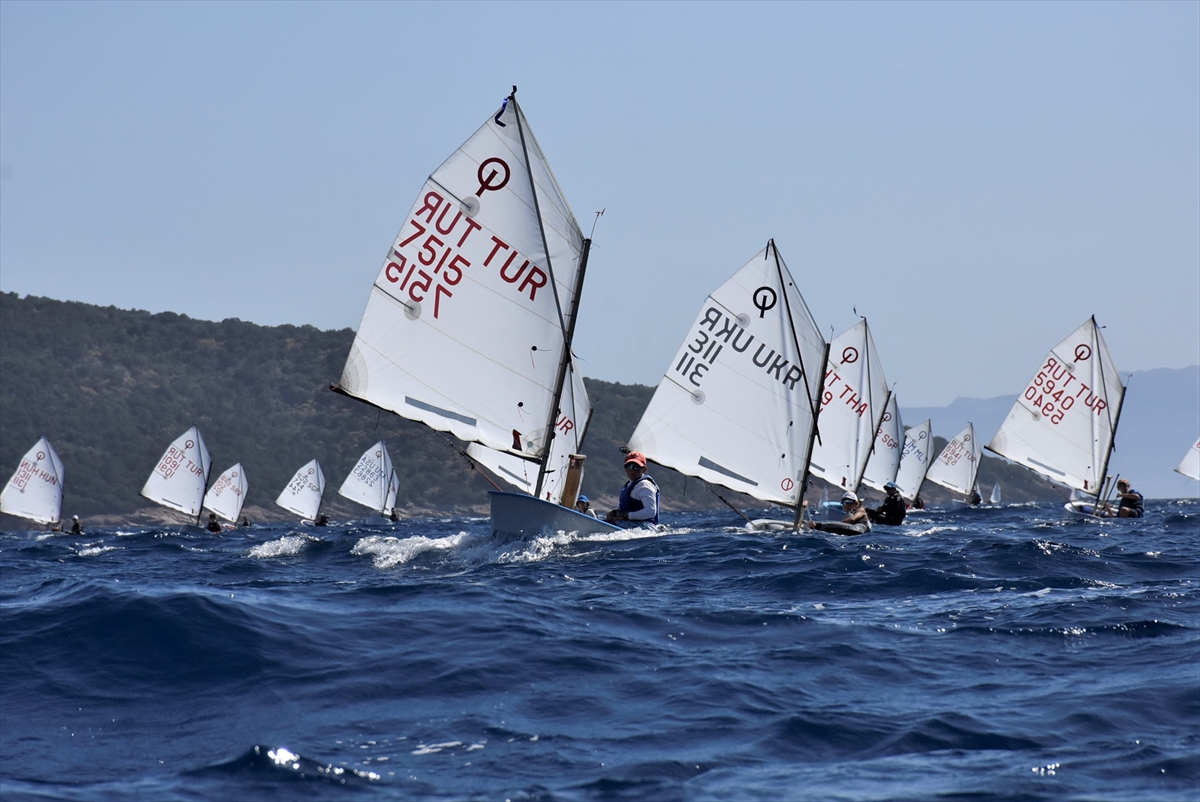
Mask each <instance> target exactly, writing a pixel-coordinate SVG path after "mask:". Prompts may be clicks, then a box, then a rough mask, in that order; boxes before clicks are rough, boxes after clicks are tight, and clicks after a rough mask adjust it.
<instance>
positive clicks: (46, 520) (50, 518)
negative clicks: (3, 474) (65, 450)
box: [0, 437, 64, 524]
mask: <svg viewBox="0 0 1200 802" xmlns="http://www.w3.org/2000/svg"><path fill="white" fill-rule="evenodd" d="M63 476H64V471H63V464H62V460H60V459H59V458H58V454H57V453H55V451H54V447H53V446H51V445H50V441H49V440H47V439H46V438H45V437H42V438H40V439H39V440H38V441H37V442H36V443H34V446H33V448H31V449H29V450H28V451H27V452H25V456H23V457H21V462H20V464H19V465H18V466H17V470H16V472H15V473H14V474H13V475H12V478H11V479H9V480H8V484H6V485H5V486H4V489H3V490H0V512H4V513H7V514H9V515H17V516H20V517H21V518H28V519H29V520H31V521H36V522H37V523H40V524H54V523H58V522H59V521H60V520H62V495H63Z"/></svg>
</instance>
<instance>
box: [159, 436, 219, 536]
mask: <svg viewBox="0 0 1200 802" xmlns="http://www.w3.org/2000/svg"><path fill="white" fill-rule="evenodd" d="M211 467H212V461H211V460H210V459H209V457H208V449H207V448H205V446H204V438H202V437H201V436H200V429H198V428H197V427H195V426H193V427H192V428H190V429H188V430H187V431H186V432H184V433H183V434H181V435H179V437H177V438H175V442H173V443H171V445H170V446H168V447H167V450H166V451H165V452H164V453H163V455H162V459H160V460H159V461H158V465H157V466H155V468H154V471H153V472H152V473H151V474H150V478H149V479H147V480H146V486H145V487H143V488H142V495H143V496H145V497H146V498H148V499H150V500H151V501H153V502H155V503H156V504H161V505H163V506H164V507H170V508H171V509H173V510H178V511H179V512H182V513H184V514H185V515H193V516H194V515H199V514H200V507H201V505H202V503H203V501H204V488H205V487H206V486H207V485H208V471H209V469H210V468H211Z"/></svg>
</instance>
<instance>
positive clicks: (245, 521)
mask: <svg viewBox="0 0 1200 802" xmlns="http://www.w3.org/2000/svg"><path fill="white" fill-rule="evenodd" d="M249 525H250V519H249V518H247V517H246V516H245V515H243V516H242V522H241V523H240V524H238V526H240V527H242V528H243V529H244V528H245V527H247V526H249Z"/></svg>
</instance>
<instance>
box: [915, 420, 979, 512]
mask: <svg viewBox="0 0 1200 802" xmlns="http://www.w3.org/2000/svg"><path fill="white" fill-rule="evenodd" d="M982 456H983V450H982V448H981V447H980V445H979V441H978V440H977V439H975V427H974V426H973V425H972V424H970V423H968V424H967V428H965V429H963V430H962V431H961V432H959V433H958V434H956V435H954V439H953V440H951V441H950V442H948V443H946V447H945V448H943V449H942V452H941V453H940V454H938V456H937V459H935V460H934V461H933V464H932V465H931V466H929V473H928V474H926V478H927V479H929V481H931V482H933V483H934V484H938V485H941V486H942V487H944V488H946V489H947V490H954V491H956V492H958V493H962V494H964V495H969V494H970V493H971V491H972V490H973V489H974V488H975V477H976V475H977V474H978V473H979V460H980V458H981V457H982Z"/></svg>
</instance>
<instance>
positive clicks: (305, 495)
mask: <svg viewBox="0 0 1200 802" xmlns="http://www.w3.org/2000/svg"><path fill="white" fill-rule="evenodd" d="M324 492H325V474H324V473H323V472H322V471H321V463H319V462H317V461H316V460H315V459H314V460H312V461H310V462H309V463H308V464H307V465H304V466H303V467H301V468H300V470H298V471H296V474H295V475H294V476H293V477H292V478H291V480H290V481H289V482H288V483H287V486H286V487H284V488H283V491H282V492H280V494H279V498H277V499H275V503H276V504H278V505H279V506H280V507H283V508H284V509H285V510H287V511H288V512H292V513H295V514H296V515H299V516H300V519H301V520H303V521H316V520H317V515H318V514H319V513H320V512H321V496H322V494H324Z"/></svg>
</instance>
